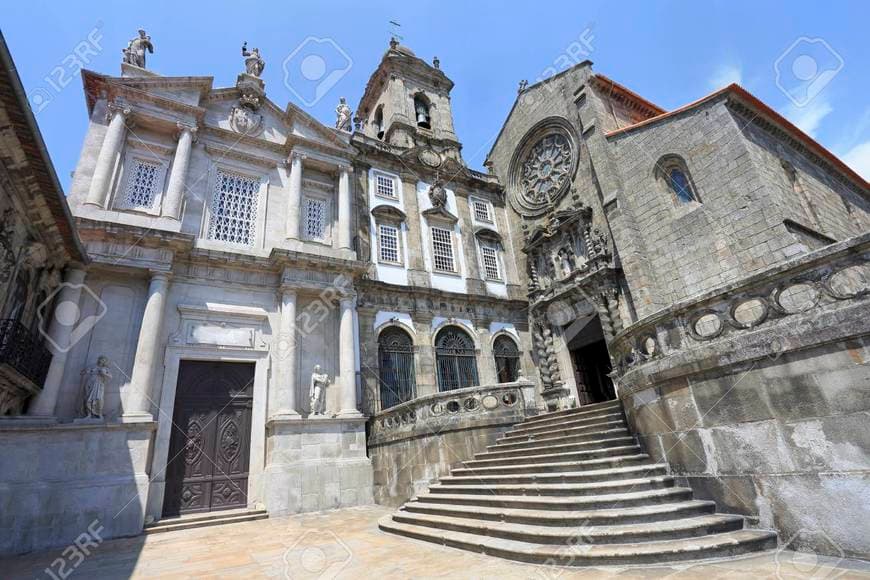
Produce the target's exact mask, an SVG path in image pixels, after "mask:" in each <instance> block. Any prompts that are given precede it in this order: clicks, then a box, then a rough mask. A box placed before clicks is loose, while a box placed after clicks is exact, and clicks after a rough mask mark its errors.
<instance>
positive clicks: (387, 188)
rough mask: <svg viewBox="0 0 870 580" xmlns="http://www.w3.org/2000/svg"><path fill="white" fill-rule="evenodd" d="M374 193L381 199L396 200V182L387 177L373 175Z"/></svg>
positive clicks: (378, 174)
mask: <svg viewBox="0 0 870 580" xmlns="http://www.w3.org/2000/svg"><path fill="white" fill-rule="evenodd" d="M375 185H376V187H375V191H376V193H377V194H378V195H380V196H381V197H390V198H393V199H395V198H396V180H395V179H394V178H392V177H390V176H389V175H381V174H380V173H377V174H375Z"/></svg>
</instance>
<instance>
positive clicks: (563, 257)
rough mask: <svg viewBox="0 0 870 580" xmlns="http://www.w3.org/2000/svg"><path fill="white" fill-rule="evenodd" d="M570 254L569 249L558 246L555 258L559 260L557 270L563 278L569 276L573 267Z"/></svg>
mask: <svg viewBox="0 0 870 580" xmlns="http://www.w3.org/2000/svg"><path fill="white" fill-rule="evenodd" d="M571 254H572V252H571V250H570V249H569V248H567V247H562V248H559V252H558V254H556V260H557V261H558V262H559V271H560V272H561V273H562V277H563V278H567V277H568V276H570V275H571V271H572V270H573V269H574V264H573V260H572V258H573V256H572V255H571Z"/></svg>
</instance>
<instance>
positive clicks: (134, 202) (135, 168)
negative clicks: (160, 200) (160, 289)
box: [119, 159, 163, 210]
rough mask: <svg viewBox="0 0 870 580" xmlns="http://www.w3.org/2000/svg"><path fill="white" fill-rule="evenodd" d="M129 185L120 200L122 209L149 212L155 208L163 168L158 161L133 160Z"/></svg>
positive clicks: (128, 180)
mask: <svg viewBox="0 0 870 580" xmlns="http://www.w3.org/2000/svg"><path fill="white" fill-rule="evenodd" d="M128 171H129V173H128V174H127V184H126V186H125V187H124V195H123V197H122V199H121V200H120V204H119V208H120V209H142V210H148V209H151V208H153V207H154V200H155V199H156V198H157V193H158V192H157V188H158V187H159V184H160V182H161V178H162V175H163V166H162V165H161V164H160V163H158V162H156V161H145V160H144V159H132V160H131V161H130V167H129V168H128Z"/></svg>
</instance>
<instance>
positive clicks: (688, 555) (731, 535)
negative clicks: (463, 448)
mask: <svg viewBox="0 0 870 580" xmlns="http://www.w3.org/2000/svg"><path fill="white" fill-rule="evenodd" d="M378 526H379V527H380V529H381V530H384V531H388V532H392V533H395V534H401V535H404V536H407V537H411V538H416V539H418V540H424V541H428V542H434V543H436V544H440V545H443V546H450V547H454V548H462V549H465V550H470V551H473V552H478V553H483V554H488V555H493V556H500V557H502V558H509V559H512V560H519V561H523V562H532V563H547V564H555V565H561V566H599V565H625V564H658V563H661V562H674V561H683V560H695V559H700V558H714V557H724V556H733V555H737V554H743V553H746V552H750V551H756V550H764V549H772V548H775V547H776V534H774V533H772V532H765V531H755V530H739V531H734V532H726V533H721V534H711V535H706V536H701V537H697V538H683V539H675V540H666V541H661V542H638V543H630V544H598V545H596V544H590V545H583V546H570V545H569V546H553V545H545V544H537V543H531V542H521V541H516V540H506V539H503V538H493V537H488V536H479V535H477V534H469V533H465V532H457V531H450V530H438V529H434V528H429V527H425V526H417V525H413V524H405V523H400V522H396V521H394V520H393V518H392V516H384V517H383V518H382V519H381V520H380V521H379V522H378Z"/></svg>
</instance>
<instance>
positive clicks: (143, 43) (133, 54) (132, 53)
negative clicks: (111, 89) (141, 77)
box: [121, 28, 154, 68]
mask: <svg viewBox="0 0 870 580" xmlns="http://www.w3.org/2000/svg"><path fill="white" fill-rule="evenodd" d="M145 51H148V52H150V53H151V54H154V45H153V44H152V43H151V37H150V36H148V35H147V34H145V31H144V30H143V29H141V28H140V29H139V36H137V37H136V38H134V39H133V40H131V41H130V42H129V43H128V44H127V48H125V49H123V50H122V51H121V53H122V54H123V55H124V56H123V58H122V62H124V63H126V64H131V65H133V66H138V67H139V68H145Z"/></svg>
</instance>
